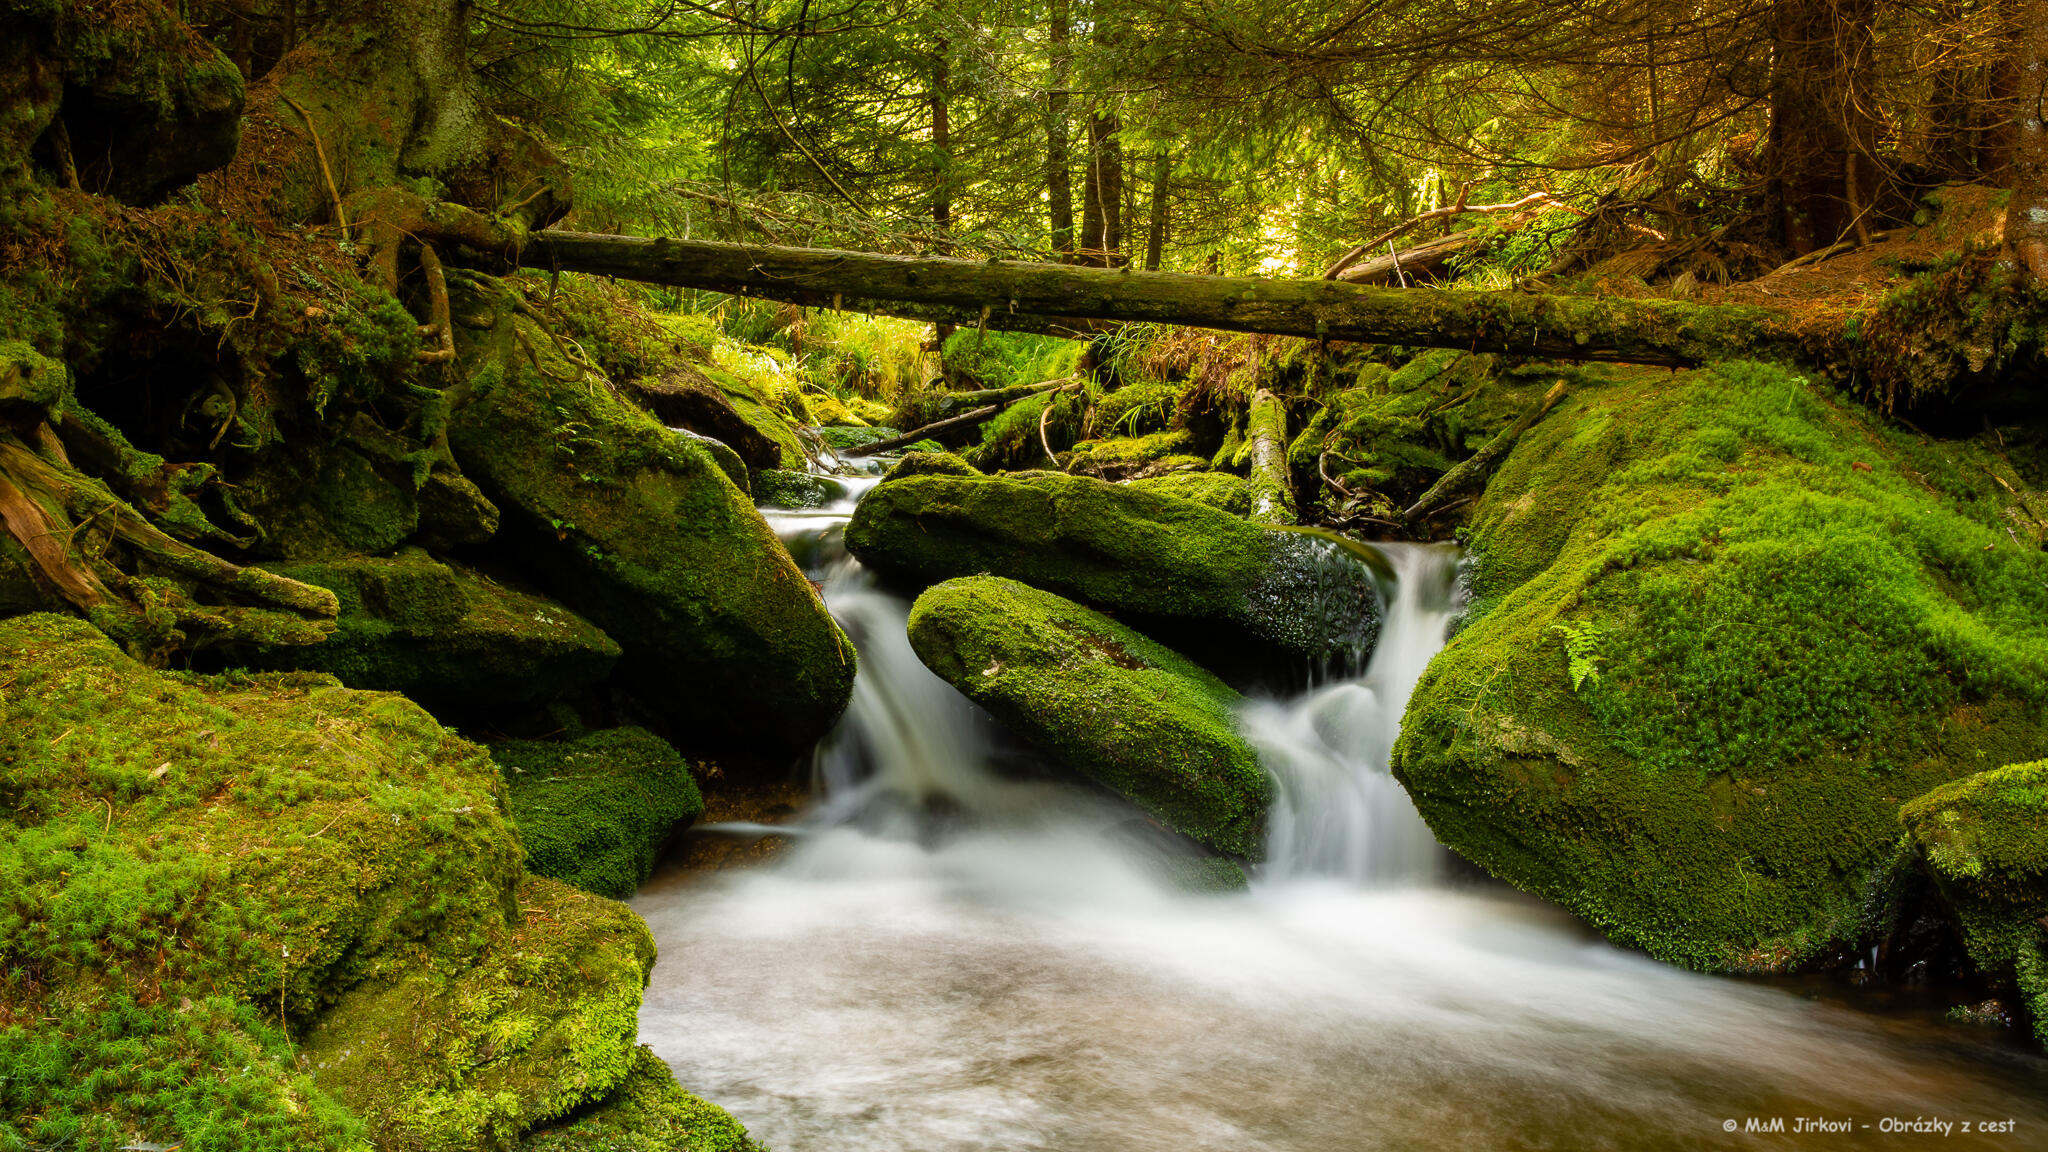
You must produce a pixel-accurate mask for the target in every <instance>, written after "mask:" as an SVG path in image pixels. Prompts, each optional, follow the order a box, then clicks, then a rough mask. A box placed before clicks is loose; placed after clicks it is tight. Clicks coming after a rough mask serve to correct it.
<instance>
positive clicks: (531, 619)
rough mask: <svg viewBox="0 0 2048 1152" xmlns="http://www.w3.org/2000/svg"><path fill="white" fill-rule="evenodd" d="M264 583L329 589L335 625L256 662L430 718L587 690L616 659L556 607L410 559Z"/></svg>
mask: <svg viewBox="0 0 2048 1152" xmlns="http://www.w3.org/2000/svg"><path fill="white" fill-rule="evenodd" d="M272 571H275V572H277V573H278V574H279V575H282V576H288V577H290V578H291V579H294V580H297V581H299V582H301V583H304V584H311V585H314V586H316V587H320V588H328V589H332V590H333V592H334V594H335V596H336V597H337V598H339V599H340V601H341V615H340V616H339V617H338V618H337V620H336V624H337V627H336V628H335V631H334V634H333V635H332V636H330V637H328V638H327V640H326V642H325V643H322V644H315V645H309V646H303V647H294V648H285V649H276V650H273V651H271V652H268V653H263V654H260V655H258V656H257V657H256V659H257V660H258V661H259V662H262V663H267V664H270V666H272V667H292V668H301V669H308V670H313V671H320V672H331V673H333V674H334V675H336V676H338V677H340V679H341V682H342V683H344V684H346V685H348V686H349V687H351V688H372V689H381V690H385V691H392V692H403V693H405V694H406V695H408V696H411V697H413V698H414V699H416V700H419V701H421V702H423V703H426V704H429V705H434V706H442V705H451V706H477V705H490V704H505V703H516V702H520V701H526V700H536V699H545V698H551V697H558V696H564V695H567V694H570V693H573V692H575V691H578V690H580V689H582V688H586V687H588V686H590V685H592V684H595V683H597V682H598V681H600V680H602V679H604V678H605V676H606V675H607V674H608V673H609V672H610V671H611V669H612V665H613V664H615V663H617V661H618V658H619V646H618V644H617V643H616V642H614V641H613V640H612V638H611V637H609V636H607V635H605V634H604V633H603V632H602V631H601V630H599V629H598V628H597V626H596V625H594V624H591V623H590V622H589V621H587V620H585V619H583V618H582V617H581V616H578V615H576V614H575V613H574V612H571V611H569V610H568V609H567V608H564V607H562V606H561V605H560V604H557V603H555V602H554V601H552V600H549V599H547V598H545V597H542V596H537V595H535V594H533V593H531V592H525V591H521V590H519V589H516V588H512V587H508V586H506V585H504V584H500V583H498V582H497V581H495V580H492V579H490V578H489V577H487V576H485V575H483V574H482V573H479V572H475V571H472V570H471V569H468V568H464V567H461V566H460V565H455V564H449V563H445V562H442V561H439V560H435V559H434V558H432V557H431V556H428V555H427V554H426V553H425V552H422V551H420V550H418V549H407V550H405V551H403V552H401V553H399V555H397V556H396V557H393V558H391V559H373V558H367V557H361V556H355V557H349V558H347V559H341V560H330V561H325V562H322V563H315V564H297V565H291V566H288V567H276V566H273V568H272Z"/></svg>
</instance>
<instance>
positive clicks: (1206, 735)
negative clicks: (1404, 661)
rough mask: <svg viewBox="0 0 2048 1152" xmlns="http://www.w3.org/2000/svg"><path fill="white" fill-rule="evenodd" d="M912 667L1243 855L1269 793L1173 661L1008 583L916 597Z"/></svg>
mask: <svg viewBox="0 0 2048 1152" xmlns="http://www.w3.org/2000/svg"><path fill="white" fill-rule="evenodd" d="M910 643H911V646H912V647H913V648H914V649H916V651H917V655H918V658H919V659H920V660H923V661H924V663H925V665H926V666H927V667H929V668H930V669H931V670H932V671H933V672H935V673H937V674H938V675H939V676H940V677H941V678H943V679H944V680H946V681H947V682H948V683H950V684H952V685H953V686H954V687H955V688H958V689H959V690H960V691H961V692H962V693H964V694H965V695H966V696H967V697H968V698H969V699H971V700H973V701H974V702H975V703H977V704H980V705H981V706H982V707H984V708H987V709H988V710H989V711H990V712H991V713H992V714H994V715H995V717H996V718H997V719H998V720H1000V721H1002V722H1003V724H1004V725H1006V726H1007V727H1009V728H1010V729H1011V730H1012V731H1015V732H1017V733H1018V734H1019V735H1022V736H1024V737H1025V738H1027V739H1029V740H1031V741H1032V742H1033V743H1035V744H1037V745H1039V746H1040V747H1042V748H1044V749H1045V750H1046V751H1048V752H1050V753H1052V754H1053V755H1054V756H1056V757H1058V758H1059V759H1060V760H1061V761H1062V762H1064V763H1065V764H1067V765H1068V766H1069V767H1071V768H1073V769H1074V770H1075V771H1077V772H1080V773H1082V774H1083V775H1086V776H1088V777H1089V778H1091V779H1093V780H1095V781H1097V782H1098V783H1101V784H1102V785H1104V786H1105V787H1107V788H1109V789H1111V790H1112V791H1115V792H1117V793H1119V794H1120V795H1123V796H1125V797H1128V798H1129V799H1130V800H1132V801H1133V802H1135V803H1136V804H1137V805H1138V806H1139V807H1141V808H1143V809H1144V810H1145V811H1146V812H1148V813H1150V814H1152V815H1153V816H1154V817H1155V818H1157V819H1159V820H1160V821H1162V822H1164V823H1165V824H1167V825H1168V826H1169V827H1172V828H1174V829H1175V830H1177V831H1179V832H1181V833H1183V834H1185V835H1187V836H1189V837H1191V838H1193V839H1194V840H1196V841H1198V842H1200V843H1202V844H1205V845H1207V846H1209V847H1210V848H1212V849H1215V850H1217V851H1221V852H1227V853H1232V854H1234V855H1239V856H1256V855H1257V854H1258V852H1259V845H1260V840H1261V837H1262V835H1263V833H1264V830H1265V822H1266V805H1267V802H1268V800H1269V799H1270V794H1271V786H1270V784H1269V782H1268V780H1267V778H1266V774H1265V771H1264V770H1263V769H1262V768H1260V766H1259V760H1258V756H1257V754H1256V753H1254V752H1253V751H1252V749H1251V746H1250V745H1249V744H1247V743H1245V741H1244V740H1243V739H1242V738H1241V737H1239V736H1238V734H1237V727H1236V717H1235V713H1234V712H1233V708H1234V706H1235V705H1236V703H1237V700H1238V696H1237V694H1236V693H1235V692H1233V691H1231V690H1230V689H1229V688H1228V687H1227V686H1225V685H1224V684H1223V682H1222V681H1220V680H1218V679H1216V677H1214V676H1212V675H1210V674H1209V673H1208V672H1206V671H1204V670H1203V669H1201V668H1199V667H1197V666H1196V665H1195V664H1194V663H1193V662H1191V661H1189V660H1188V659H1186V658H1185V657H1183V656H1181V655H1179V654H1178V653H1176V652H1174V651H1172V650H1171V649H1168V648H1166V647H1165V646H1163V645H1161V644H1158V643H1155V642H1153V641H1152V640H1149V639H1147V638H1146V637H1144V636H1142V635H1140V634H1139V633H1137V632H1135V631H1133V630H1131V629H1129V628H1126V627H1124V626H1123V625H1121V624H1118V623H1116V622H1115V621H1113V620H1111V619H1109V618H1108V617H1106V616H1104V615H1102V614H1101V613H1099V612H1095V611H1093V610H1091V609H1088V608H1085V607H1082V606H1081V605H1079V604H1076V603H1074V602H1072V601H1070V600H1064V599H1062V598H1060V597H1058V596H1055V595H1053V594H1051V593H1049V592H1043V591H1040V590H1038V589H1036V588H1032V587H1029V586H1028V585H1024V584H1020V583H1018V582H1017V581H1015V580H1005V579H1001V578H998V577H993V576H971V577H964V578H961V579H957V580H949V581H947V582H945V583H943V584H940V585H937V586H936V587H933V588H930V589H927V590H926V591H925V593H924V594H923V595H922V596H920V597H918V599H917V603H916V605H915V606H914V607H913V608H912V609H911V614H910Z"/></svg>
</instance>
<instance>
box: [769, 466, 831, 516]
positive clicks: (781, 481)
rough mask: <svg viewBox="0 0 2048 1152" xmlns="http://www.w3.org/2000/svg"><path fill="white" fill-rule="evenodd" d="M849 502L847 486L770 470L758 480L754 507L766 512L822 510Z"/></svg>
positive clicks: (819, 477)
mask: <svg viewBox="0 0 2048 1152" xmlns="http://www.w3.org/2000/svg"><path fill="white" fill-rule="evenodd" d="M845 498H846V486H845V485H844V484H841V483H840V482H839V481H837V480H834V479H832V478H830V477H827V476H815V475H812V474H811V473H809V472H785V471H783V470H781V469H776V468H770V469H766V470H764V471H762V472H761V473H760V474H759V475H758V476H756V477H754V503H756V504H758V505H760V506H761V507H763V508H822V507H824V506H825V505H827V504H830V503H832V502H834V501H837V500H843V499H845Z"/></svg>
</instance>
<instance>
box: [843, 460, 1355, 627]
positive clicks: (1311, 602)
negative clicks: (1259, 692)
mask: <svg viewBox="0 0 2048 1152" xmlns="http://www.w3.org/2000/svg"><path fill="white" fill-rule="evenodd" d="M846 545H847V547H848V548H849V549H851V550H852V551H853V553H854V555H856V556H858V557H860V559H861V560H862V562H864V563H866V564H868V565H869V566H871V567H873V568H876V569H877V570H880V571H883V572H886V573H888V574H889V575H891V576H894V577H896V578H898V579H901V580H905V581H910V582H915V583H920V584H930V583H936V582H938V581H940V580H946V579H950V578H952V577H955V576H968V575H973V574H975V573H981V572H986V573H992V574H995V575H999V576H1009V577H1012V578H1014V579H1018V580H1023V581H1026V582H1028V583H1030V584H1032V585H1034V586H1037V587H1041V588H1045V589H1047V590H1048V591H1052V592H1056V593H1058V594H1060V595H1063V596H1069V597H1072V598H1074V599H1076V600H1081V601H1083V602H1085V603H1088V604H1091V605H1093V606H1095V607H1098V608H1101V609H1104V610H1106V611H1111V612H1129V613H1137V614H1142V615H1145V616H1151V617H1157V618H1161V619H1165V620H1172V621H1183V622H1185V621H1197V620H1198V621H1206V622H1214V623H1222V624H1226V625H1230V626H1234V627H1235V628H1238V629H1241V630H1243V632H1244V633H1245V634H1248V635H1249V636H1251V637H1253V638H1255V639H1257V640H1261V641H1264V642H1265V643H1268V644H1271V645H1275V646H1277V647H1279V648H1280V649H1282V650H1284V651H1287V652H1291V653H1294V654H1296V655H1299V656H1302V657H1305V658H1307V659H1310V660H1316V661H1321V660H1327V659H1331V658H1333V657H1336V656H1339V655H1344V654H1350V653H1352V652H1353V650H1354V649H1357V648H1360V647H1363V646H1369V645H1370V643H1371V640H1372V637H1373V635H1374V633H1375V631H1376V629H1377V622H1378V615H1377V601H1376V598H1375V593H1374V590H1373V586H1372V581H1371V578H1370V577H1369V575H1368V574H1367V573H1366V572H1365V571H1364V569H1362V568H1361V567H1359V566H1358V565H1356V564H1352V563H1349V562H1348V561H1346V560H1344V559H1343V558H1342V557H1339V556H1336V555H1335V554H1334V549H1330V548H1328V547H1327V546H1325V545H1323V544H1322V543H1320V542H1317V541H1312V540H1309V539H1307V538H1305V537H1302V536H1300V535H1298V534H1295V533H1278V532H1269V531H1267V530H1265V529H1263V528H1260V527H1258V526H1257V525H1254V524H1249V523H1247V522H1246V521H1245V520H1243V519H1242V518H1240V517H1237V516H1232V515H1230V514H1229V513H1226V512H1222V511H1219V510H1217V509H1215V508H1211V507H1208V506H1206V505H1203V504H1198V503H1195V502H1194V501H1191V500H1183V499H1180V498H1178V497H1176V496H1171V495H1165V494H1162V493H1158V492H1151V491H1145V490H1143V489H1138V488H1133V487H1128V486H1122V485H1117V484H1110V483H1107V482H1105V481H1101V480H1096V479H1092V478H1089V477H1082V476H1069V475H1065V474H1062V473H1058V472H1014V473H1009V474H1006V475H1003V476H994V477H973V476H959V475H934V474H926V475H912V476H904V477H901V478H891V479H888V480H886V481H884V482H883V483H882V484H880V485H877V486H876V487H875V488H874V489H873V490H872V491H871V492H869V493H868V495H867V497H866V498H865V499H863V500H862V501H861V503H860V505H859V506H858V507H857V508H856V509H855V510H854V514H853V519H852V521H851V522H850V523H849V524H848V525H847V527H846Z"/></svg>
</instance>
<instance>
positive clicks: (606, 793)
mask: <svg viewBox="0 0 2048 1152" xmlns="http://www.w3.org/2000/svg"><path fill="white" fill-rule="evenodd" d="M491 756H492V758H493V759H495V760H496V761H497V762H498V768H499V770H500V771H502V772H503V773H504V774H505V784H506V786H507V788H509V789H510V791H511V798H512V800H511V807H512V822H513V823H514V824H517V825H518V826H519V839H520V841H521V842H522V843H523V844H525V845H526V868H527V870H528V871H529V872H534V873H537V874H539V875H542V876H552V877H554V878H555V879H557V880H560V881H562V882H564V883H566V884H573V885H575V886H576V887H578V888H581V889H583V890H584V891H586V892H594V893H596V894H597V895H599V896H610V897H613V898H615V899H619V900H623V899H625V898H626V897H628V896H631V895H632V894H633V893H634V891H635V890H637V889H638V888H639V887H640V885H641V884H642V883H644V882H645V881H646V879H647V877H648V876H649V875H650V874H651V873H652V872H653V871H654V860H655V855H656V853H657V852H658V851H659V850H660V849H661V846H662V845H663V844H664V843H665V842H667V840H668V838H669V837H670V836H671V835H673V834H674V833H676V832H677V831H679V830H680V829H681V828H683V827H684V826H686V825H688V824H689V823H690V821H692V820H695V819H696V818H697V817H698V816H701V815H702V814H703V812H704V799H703V797H702V796H700V795H699V794H698V792H697V783H696V781H695V780H694V779H692V778H691V776H690V765H689V763H688V762H687V761H685V760H684V759H683V758H682V757H681V756H679V755H677V754H676V750H675V749H674V748H671V747H669V745H668V743H667V742H666V741H664V740H662V739H661V738H660V737H658V736H656V735H654V734H653V733H652V732H649V731H647V730H646V729H644V728H613V729H609V730H606V731H602V732H593V733H591V734H590V735H588V736H585V737H583V738H582V739H579V740H565V741H555V740H502V741H499V742H497V743H495V744H492V745H491Z"/></svg>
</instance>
